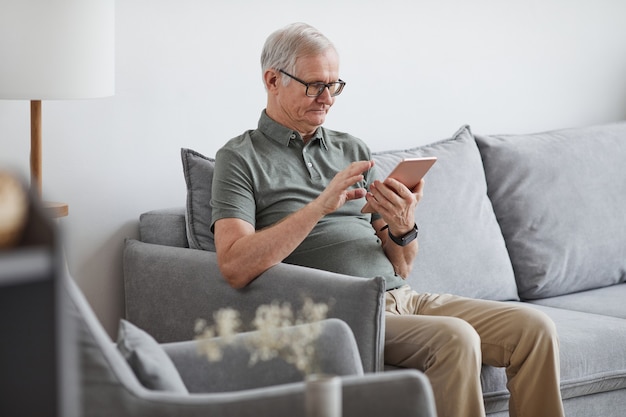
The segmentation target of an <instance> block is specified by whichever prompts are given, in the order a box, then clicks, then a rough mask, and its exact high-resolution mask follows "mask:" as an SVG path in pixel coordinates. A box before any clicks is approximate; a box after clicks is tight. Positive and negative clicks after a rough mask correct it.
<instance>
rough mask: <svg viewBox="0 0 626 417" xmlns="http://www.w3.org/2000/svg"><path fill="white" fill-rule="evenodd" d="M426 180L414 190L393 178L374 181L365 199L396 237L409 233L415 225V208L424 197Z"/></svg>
mask: <svg viewBox="0 0 626 417" xmlns="http://www.w3.org/2000/svg"><path fill="white" fill-rule="evenodd" d="M423 189H424V179H422V180H421V181H420V182H419V183H418V184H417V185H416V186H415V188H414V189H413V190H409V189H408V188H407V187H406V186H405V185H404V184H402V183H401V182H399V181H396V180H394V179H393V178H387V179H385V181H374V183H372V185H371V186H370V192H369V193H368V194H367V196H366V197H365V198H366V199H367V201H368V202H369V203H370V205H371V206H372V208H373V209H374V210H375V211H376V212H378V213H379V214H380V215H381V216H382V218H383V220H384V221H385V223H386V224H388V225H389V229H390V231H391V233H392V234H393V235H394V236H402V235H404V234H406V233H408V232H409V231H410V230H411V229H412V228H413V225H414V224H415V207H416V206H417V203H418V202H419V200H421V198H422V196H423Z"/></svg>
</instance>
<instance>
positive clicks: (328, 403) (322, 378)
mask: <svg viewBox="0 0 626 417" xmlns="http://www.w3.org/2000/svg"><path fill="white" fill-rule="evenodd" d="M304 399H305V409H306V416H307V417H341V407H342V405H341V378H339V377H338V376H335V375H325V374H313V375H309V376H307V378H306V388H305V393H304Z"/></svg>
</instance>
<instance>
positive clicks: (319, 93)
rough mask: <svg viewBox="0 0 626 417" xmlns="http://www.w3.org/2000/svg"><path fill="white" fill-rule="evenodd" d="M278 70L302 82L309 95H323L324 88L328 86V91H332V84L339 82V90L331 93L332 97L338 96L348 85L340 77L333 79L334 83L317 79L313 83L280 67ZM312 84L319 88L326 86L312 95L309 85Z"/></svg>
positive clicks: (305, 92)
mask: <svg viewBox="0 0 626 417" xmlns="http://www.w3.org/2000/svg"><path fill="white" fill-rule="evenodd" d="M278 72H280V73H282V74H285V75H286V76H288V77H289V78H293V79H294V80H296V81H297V82H299V83H300V84H302V85H303V86H305V87H306V90H305V91H304V94H305V95H306V96H307V97H319V96H321V95H322V94H324V90H325V89H327V88H328V91H329V92H330V87H332V86H334V85H336V84H339V87H338V88H337V91H335V93H334V94H331V95H330V96H331V97H336V96H338V95H339V94H341V92H342V91H343V88H344V87H345V86H346V82H345V81H343V80H342V79H341V78H339V79H338V80H337V81H333V82H332V83H323V82H321V81H315V82H312V83H307V82H305V81H303V80H301V79H300V78H298V77H296V76H294V75H291V74H289V73H288V72H287V71H285V70H282V69H279V70H278ZM310 86H318V88H319V87H321V86H324V88H320V89H319V90H318V93H317V94H315V95H311V94H309V87H310Z"/></svg>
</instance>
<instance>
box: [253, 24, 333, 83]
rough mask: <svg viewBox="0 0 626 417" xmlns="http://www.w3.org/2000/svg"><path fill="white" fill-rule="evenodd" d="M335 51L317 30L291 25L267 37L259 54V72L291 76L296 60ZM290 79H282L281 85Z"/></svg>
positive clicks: (304, 25) (303, 25) (301, 25)
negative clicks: (282, 71)
mask: <svg viewBox="0 0 626 417" xmlns="http://www.w3.org/2000/svg"><path fill="white" fill-rule="evenodd" d="M327 49H333V50H336V49H335V46H334V45H333V43H332V42H331V41H330V40H329V39H328V38H327V37H326V36H324V35H323V34H322V33H321V32H320V31H319V30H317V29H315V28H314V27H313V26H310V25H307V24H306V23H292V24H290V25H288V26H285V27H284V28H282V29H279V30H277V31H275V32H274V33H272V34H271V35H270V36H268V38H267V40H266V41H265V45H263V52H262V53H261V70H262V73H263V74H264V73H265V71H267V70H268V69H275V70H280V69H282V70H284V71H287V72H289V73H291V74H293V73H294V72H295V70H296V60H297V59H298V58H300V57H302V56H311V55H317V54H321V53H323V52H324V51H326V50H327ZM290 80H291V78H289V77H283V84H287V83H289V81H290Z"/></svg>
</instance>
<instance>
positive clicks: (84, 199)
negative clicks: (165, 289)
mask: <svg viewBox="0 0 626 417" xmlns="http://www.w3.org/2000/svg"><path fill="white" fill-rule="evenodd" d="M116 8H117V10H116V19H117V21H116V24H117V29H116V36H117V40H116V56H117V63H116V68H117V73H116V95H115V96H114V97H112V98H105V99H95V100H82V101H48V102H44V104H43V136H44V155H43V160H44V167H43V170H44V184H43V186H44V197H45V198H47V199H49V200H57V201H64V202H67V203H69V207H70V215H69V216H68V217H66V218H64V219H62V220H61V221H60V224H61V226H62V229H63V232H64V241H65V249H66V254H67V261H68V266H69V268H70V271H71V272H72V274H73V275H74V277H75V278H76V280H77V281H78V283H79V285H80V286H81V287H82V288H83V290H84V291H85V293H86V295H87V297H88V299H89V301H90V302H91V304H92V305H93V307H94V309H95V310H96V312H97V314H98V316H99V317H100V319H101V320H102V322H103V323H104V325H105V327H106V328H107V329H108V331H109V332H110V333H114V332H115V331H116V328H117V321H118V319H119V317H120V316H122V314H123V307H124V302H123V279H122V260H121V259H122V258H121V254H122V244H123V239H124V238H125V237H136V236H137V220H138V216H139V214H140V213H142V212H144V211H147V210H151V209H155V208H165V207H172V206H182V205H184V201H185V189H184V180H183V176H182V169H181V163H180V157H179V149H180V148H181V147H189V148H193V149H196V150H197V151H199V152H202V153H204V154H206V155H213V154H214V153H215V152H216V150H217V149H218V148H219V147H220V146H221V145H222V144H223V143H224V142H225V141H226V140H227V139H229V138H231V137H233V136H236V135H238V134H240V133H241V132H243V131H244V130H246V129H249V128H254V127H256V123H257V120H258V117H259V114H260V112H261V110H262V108H263V107H264V104H265V95H264V90H263V87H262V84H261V81H260V69H259V54H260V50H261V46H262V44H263V41H264V40H265V37H266V36H267V35H268V34H269V33H270V32H271V31H273V30H274V29H276V28H278V27H281V26H283V25H285V24H287V23H290V22H293V21H306V22H308V23H311V24H313V25H314V26H317V27H318V28H319V29H321V30H322V31H323V32H325V33H326V34H327V35H328V36H329V37H330V38H331V39H332V40H333V41H334V42H335V44H336V46H337V47H338V49H339V52H340V54H341V58H342V67H341V77H342V78H343V79H344V80H346V81H347V82H348V85H347V87H346V90H345V91H344V94H343V95H342V96H341V97H339V99H338V100H337V102H336V104H335V107H334V108H333V110H332V111H331V114H330V115H329V117H328V119H327V126H329V127H332V128H334V129H338V130H344V131H349V132H351V133H353V134H355V135H357V136H359V137H361V138H363V139H365V140H366V141H367V142H369V143H370V145H371V147H372V149H373V150H381V149H391V148H404V147H412V146H416V145H419V144H424V143H428V142H432V141H434V140H438V139H443V138H445V137H448V136H449V135H451V134H452V133H454V132H455V131H456V129H457V128H458V127H459V126H461V125H462V124H466V123H467V124H470V125H471V126H472V129H473V131H474V132H478V133H523V132H532V131H541V130H548V129H556V128H562V127H573V126H582V125H589V124H597V123H603V122H608V121H614V120H621V119H626V24H624V21H625V19H626V2H624V1H623V0H594V1H585V0H525V1H516V2H513V1H502V0H475V1H469V0H437V1H425V0H418V1H416V0H387V1H384V2H382V1H363V0H348V1H336V0H319V1H317V2H294V1H284V0H266V1H262V2H261V1H258V2H257V1H252V0H249V1H237V0H234V1H229V2H226V1H224V2H217V1H208V0H176V1H173V0H118V1H117V5H116ZM0 59H1V58H0ZM0 64H1V63H0ZM28 112H29V105H28V103H27V102H21V101H0V167H11V168H13V169H17V170H18V171H20V172H22V173H23V174H24V176H27V175H28V154H29V141H28V138H29V113H28Z"/></svg>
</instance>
